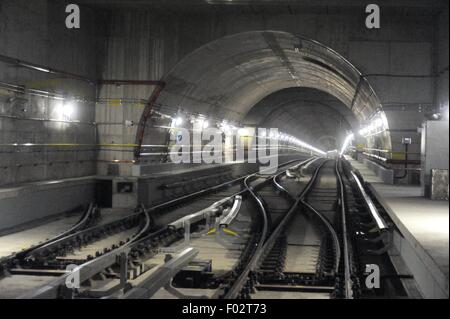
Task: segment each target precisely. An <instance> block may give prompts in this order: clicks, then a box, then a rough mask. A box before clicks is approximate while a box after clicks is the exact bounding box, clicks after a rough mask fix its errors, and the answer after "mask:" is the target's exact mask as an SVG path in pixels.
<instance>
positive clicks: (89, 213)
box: [10, 203, 97, 259]
mask: <svg viewBox="0 0 450 319" xmlns="http://www.w3.org/2000/svg"><path fill="white" fill-rule="evenodd" d="M96 209H97V207H96V206H95V205H94V204H93V203H90V204H89V206H88V207H87V209H86V210H85V212H84V213H83V215H82V216H81V218H80V219H79V221H78V222H77V223H76V224H75V225H73V226H72V227H71V228H69V229H68V230H65V231H63V232H62V233H60V234H58V235H56V236H54V237H52V238H50V239H48V240H46V241H44V242H42V243H40V244H38V245H35V246H32V247H30V248H28V249H25V250H22V251H20V252H18V253H16V254H15V255H13V256H11V257H10V258H13V259H24V258H25V257H27V256H29V255H31V254H32V253H33V252H34V251H37V250H39V249H41V248H42V247H45V246H48V245H51V244H52V243H55V242H57V241H59V240H61V239H62V238H65V237H67V236H71V235H72V234H74V233H76V232H79V231H81V230H82V229H83V228H84V227H86V225H87V224H88V223H89V221H90V220H91V218H92V217H93V216H94V212H95V211H96Z"/></svg>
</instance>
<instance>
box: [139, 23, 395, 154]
mask: <svg viewBox="0 0 450 319" xmlns="http://www.w3.org/2000/svg"><path fill="white" fill-rule="evenodd" d="M162 80H163V81H164V82H165V83H166V86H165V88H164V90H163V91H162V92H161V95H160V96H159V98H158V100H157V103H158V104H160V105H162V106H163V107H164V106H168V107H170V108H171V109H173V108H179V109H181V110H185V111H187V112H190V113H197V114H202V115H204V116H207V117H212V118H214V119H226V120H232V121H238V122H243V120H244V118H245V116H246V115H247V113H248V112H249V111H250V110H251V109H252V107H254V106H255V105H256V104H257V103H258V102H259V101H261V100H262V99H263V98H265V97H266V96H268V95H270V94H272V93H274V92H277V91H280V90H283V89H287V88H312V89H316V90H320V91H323V92H326V93H328V94H329V95H331V96H333V97H335V98H336V99H337V100H339V101H340V102H341V103H342V104H343V105H345V106H346V107H347V110H348V111H349V112H350V113H351V114H353V118H354V119H356V121H365V120H366V119H368V118H369V117H370V116H371V115H372V114H374V113H375V112H376V111H378V110H379V109H381V105H380V103H379V100H378V98H377V96H376V95H375V93H374V91H373V90H372V88H371V86H370V85H369V83H368V82H367V81H366V79H365V78H364V77H362V76H361V74H360V73H359V72H358V70H357V69H356V68H355V67H353V65H351V64H350V63H349V62H348V61H347V60H346V59H344V58H343V57H342V56H340V55H339V54H338V53H336V52H335V51H333V50H331V49H330V48H327V47H325V46H324V45H322V44H320V43H318V42H315V41H312V40H309V39H305V38H302V37H299V36H295V35H293V34H290V33H287V32H280V31H250V32H243V33H238V34H235V35H231V36H226V37H223V38H220V39H218V40H215V41H212V42H210V43H208V44H206V45H204V46H202V47H200V48H198V49H197V50H195V51H193V52H192V53H190V54H188V55H187V56H186V57H184V58H183V59H182V60H181V61H180V62H179V63H177V64H176V65H175V67H174V68H173V69H172V70H171V71H169V72H168V73H167V74H166V75H165V76H164V77H163V79H162ZM342 110H343V109H342V108H340V112H341V114H342V115H343V116H344V117H345V116H347V115H348V114H349V113H348V112H346V113H347V114H344V113H342ZM305 111H307V110H306V109H305ZM316 113H317V112H316ZM347 117H348V116H347ZM354 122H355V121H353V122H352V126H353V128H354V127H355V124H354ZM292 125H295V123H293V124H292ZM299 137H300V138H301V136H299ZM144 139H145V140H146V142H150V141H149V140H148V139H149V138H147V137H146V136H145V135H144ZM388 144H390V143H388ZM386 147H389V146H386Z"/></svg>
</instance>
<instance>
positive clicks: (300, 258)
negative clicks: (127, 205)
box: [0, 158, 404, 299]
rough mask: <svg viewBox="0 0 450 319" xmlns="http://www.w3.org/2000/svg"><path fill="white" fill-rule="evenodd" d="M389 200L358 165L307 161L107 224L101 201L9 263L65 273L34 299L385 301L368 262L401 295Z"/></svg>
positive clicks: (36, 271)
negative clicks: (98, 220)
mask: <svg viewBox="0 0 450 319" xmlns="http://www.w3.org/2000/svg"><path fill="white" fill-rule="evenodd" d="M294 163H296V164H295V165H293V164H294ZM282 167H283V168H282ZM195 203H200V204H198V205H194V204H195ZM199 206H200V207H202V208H201V209H198V207H199ZM378 208H379V207H378ZM378 208H377V207H376V203H375V204H374V203H373V202H371V201H370V196H368V195H367V194H366V193H364V186H363V181H361V180H360V179H359V178H358V176H357V175H356V174H355V172H353V171H351V169H350V168H349V166H348V165H347V164H346V163H341V161H337V160H327V159H323V158H309V159H306V160H305V159H303V160H300V159H299V160H294V161H290V162H287V163H284V164H283V165H281V166H280V168H279V170H278V172H277V173H275V174H273V175H259V174H249V175H247V176H242V177H240V178H237V179H235V180H232V181H229V182H227V183H223V184H220V185H216V186H213V187H209V188H207V189H203V190H201V191H198V192H195V193H193V194H188V195H183V196H181V197H180V198H178V199H175V200H171V201H169V202H166V203H163V204H160V205H157V206H155V207H150V208H145V207H139V208H138V209H137V210H136V213H134V214H131V215H129V216H126V217H124V218H121V219H118V220H116V221H113V222H111V223H108V224H105V225H96V226H95V225H93V223H92V220H94V219H95V207H94V206H93V205H91V206H90V208H89V209H88V211H87V212H86V214H84V215H83V217H82V218H81V220H80V222H79V223H77V225H75V226H74V227H73V228H72V229H70V230H68V231H67V232H65V233H63V234H61V235H59V236H56V237H55V238H52V239H51V240H48V241H47V242H44V243H41V244H39V245H37V246H35V247H32V248H30V249H27V250H25V251H22V252H20V253H18V254H15V255H14V256H11V257H10V258H7V259H4V260H3V262H0V264H1V265H2V266H1V267H2V269H3V272H4V274H6V275H9V276H17V275H19V276H26V275H40V276H42V275H44V276H52V277H56V279H53V280H48V281H47V282H45V283H44V284H43V285H38V286H37V287H33V289H30V290H29V291H28V292H27V293H26V294H24V295H21V296H20V297H22V298H168V297H169V298H225V299H234V298H255V299H256V298H266V297H270V298H274V297H279V298H286V297H287V298H291V297H292V298H355V297H356V298H364V297H373V296H374V290H367V289H364V287H363V285H362V284H361V281H363V280H364V277H365V276H366V275H367V274H366V269H365V265H366V264H365V263H367V262H377V263H379V264H381V265H382V267H383V269H387V271H389V272H390V274H389V276H387V279H386V280H387V282H388V286H389V287H390V288H389V289H387V290H386V289H384V290H383V291H380V290H379V291H375V296H380V295H381V296H385V295H389V296H394V297H396V296H399V295H400V296H401V295H402V294H404V289H403V288H402V283H401V276H398V274H396V273H395V270H394V269H393V267H392V264H391V263H390V260H389V257H388V255H387V253H386V251H387V248H386V247H387V244H388V242H389V238H388V237H389V236H388V235H386V234H388V229H389V225H390V224H389V221H388V222H386V221H385V220H384V219H383V217H385V216H383V217H382V216H381V214H379V213H378ZM368 227H371V229H367V228H368ZM374 229H375V230H374ZM355 234H356V235H355ZM374 256H375V257H374ZM69 265H71V266H73V267H75V268H73V267H72V268H70V269H69V270H67V266H69ZM6 277H8V276H6ZM74 285H75V286H74ZM73 288H75V289H73Z"/></svg>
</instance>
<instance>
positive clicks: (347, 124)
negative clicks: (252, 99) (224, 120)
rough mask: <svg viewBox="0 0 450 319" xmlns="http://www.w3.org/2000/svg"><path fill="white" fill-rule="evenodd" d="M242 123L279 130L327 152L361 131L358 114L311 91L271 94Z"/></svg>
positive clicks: (325, 96) (301, 90)
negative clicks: (349, 135)
mask: <svg viewBox="0 0 450 319" xmlns="http://www.w3.org/2000/svg"><path fill="white" fill-rule="evenodd" d="M243 124H244V125H248V126H259V127H265V128H278V129H280V130H282V131H284V132H286V133H288V134H290V135H294V136H301V137H302V139H303V140H304V141H305V142H307V143H309V144H311V145H315V146H317V147H319V148H322V149H324V150H331V149H336V148H339V147H340V145H342V143H343V141H344V139H345V136H346V133H347V132H348V131H349V130H351V129H353V130H357V129H358V121H357V120H356V118H355V115H354V114H353V113H352V112H351V111H350V110H349V109H348V108H347V107H346V106H345V105H344V104H343V103H342V102H341V101H339V100H338V99H336V98H335V97H333V96H331V95H330V94H328V93H325V92H322V91H319V90H316V89H308V88H289V89H284V90H281V91H278V92H275V93H272V94H270V95H268V96H267V97H265V98H264V99H262V100H261V101H260V102H258V103H257V104H256V105H255V106H254V107H253V108H252V109H251V110H250V112H249V113H248V114H247V116H246V117H245V119H244V121H243Z"/></svg>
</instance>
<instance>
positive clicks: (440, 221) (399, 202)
mask: <svg viewBox="0 0 450 319" xmlns="http://www.w3.org/2000/svg"><path fill="white" fill-rule="evenodd" d="M358 164H359V165H358ZM352 165H353V166H354V167H355V168H356V169H358V170H359V171H360V173H361V174H362V175H363V177H364V179H365V180H366V181H368V180H369V179H371V176H372V174H373V173H370V172H367V171H368V169H367V168H365V169H364V164H361V163H358V162H356V161H353V162H352ZM358 167H359V168H358ZM372 180H376V178H372ZM370 184H371V186H370V187H371V188H372V190H373V192H374V194H375V196H376V197H377V199H378V200H379V201H380V203H381V204H382V205H383V207H384V208H385V209H386V211H387V212H388V213H389V215H390V217H391V219H392V220H393V222H394V223H395V225H396V226H397V227H398V229H399V231H400V232H401V235H402V236H403V237H402V238H399V239H398V241H402V240H403V239H404V240H405V243H404V244H403V246H401V243H396V246H397V248H398V249H399V250H400V254H402V257H404V259H405V258H406V259H409V261H411V262H408V260H406V261H407V264H408V267H409V268H410V270H411V272H412V273H413V274H414V273H415V272H416V274H415V278H416V280H418V281H421V280H422V281H423V282H424V285H427V286H422V287H421V290H422V293H424V294H427V293H426V292H425V291H426V290H429V291H430V295H429V296H434V297H437V296H441V292H440V291H439V292H436V290H440V289H441V290H442V291H443V293H444V295H445V294H446V295H447V297H448V282H449V279H448V274H449V203H448V201H440V200H430V199H427V198H425V197H422V196H421V195H420V194H421V189H420V186H411V185H406V186H405V185H390V184H384V183H381V182H371V183H370ZM406 245H408V246H410V248H411V249H409V248H408V251H406ZM403 255H404V256H403ZM413 255H414V257H412V256H413ZM414 259H415V261H413V260H414ZM418 259H420V260H418ZM418 265H421V267H422V266H423V267H422V268H423V269H420V270H419V268H418ZM425 269H426V270H425ZM425 272H428V273H425ZM429 276H431V277H429ZM425 277H429V278H428V279H425ZM422 278H423V279H422ZM432 281H434V282H435V284H436V285H439V286H440V287H431V286H430V287H428V285H431V284H430V282H432ZM419 286H420V282H419Z"/></svg>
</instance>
